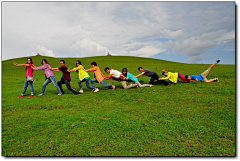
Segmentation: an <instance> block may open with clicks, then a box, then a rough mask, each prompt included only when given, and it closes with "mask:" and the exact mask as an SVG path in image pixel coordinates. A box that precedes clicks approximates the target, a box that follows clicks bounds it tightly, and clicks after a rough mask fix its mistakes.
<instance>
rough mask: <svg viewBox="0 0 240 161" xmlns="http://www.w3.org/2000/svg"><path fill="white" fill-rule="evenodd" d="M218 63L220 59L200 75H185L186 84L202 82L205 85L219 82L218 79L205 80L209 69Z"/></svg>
mask: <svg viewBox="0 0 240 161" xmlns="http://www.w3.org/2000/svg"><path fill="white" fill-rule="evenodd" d="M219 62H220V59H218V60H217V62H216V63H214V64H212V65H211V66H210V67H209V68H208V69H207V70H206V71H204V72H203V73H202V74H199V75H191V76H189V75H186V76H185V79H186V80H187V82H194V81H204V82H206V83H210V82H213V81H217V82H219V80H218V78H213V79H209V80H208V79H207V75H208V74H209V73H210V71H211V69H212V68H213V67H214V66H215V65H216V64H218V63H219Z"/></svg>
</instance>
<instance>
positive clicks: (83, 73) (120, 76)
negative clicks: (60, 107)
mask: <svg viewBox="0 0 240 161" xmlns="http://www.w3.org/2000/svg"><path fill="white" fill-rule="evenodd" d="M219 62H220V59H218V60H217V61H216V62H215V63H214V64H212V65H211V66H210V67H209V68H208V69H207V70H205V71H204V72H203V73H201V74H198V75H190V76H189V75H186V76H183V75H182V74H181V73H178V72H174V73H173V72H168V71H166V70H165V69H164V70H162V75H163V77H162V78H160V77H159V76H158V74H157V73H156V72H154V71H151V70H148V69H143V68H142V67H139V68H138V71H139V72H140V74H139V75H136V76H134V75H133V74H131V73H130V72H128V70H127V68H123V69H122V73H121V72H120V71H118V70H115V69H110V68H109V67H106V68H105V72H106V73H108V75H104V74H103V73H102V72H101V70H100V68H99V67H98V66H97V63H96V62H92V63H91V66H92V68H90V69H85V68H84V66H83V65H82V63H81V61H79V60H77V61H76V67H75V68H73V69H69V68H68V67H67V66H66V65H65V60H60V62H59V63H60V67H56V68H52V67H51V66H50V64H49V63H48V62H47V60H46V59H43V60H42V61H41V64H42V66H39V67H36V66H34V64H33V60H32V58H27V62H26V64H17V63H16V62H14V63H13V64H14V65H15V66H18V67H25V71H26V74H25V77H26V79H25V82H24V87H23V91H22V93H21V95H19V96H18V98H20V97H24V94H25V92H26V90H27V87H28V86H29V87H30V90H31V95H30V96H29V97H28V98H31V97H33V96H34V88H33V81H34V75H33V70H44V76H45V82H44V83H43V86H42V91H41V93H40V94H39V95H38V96H43V95H44V92H45V89H46V86H47V85H48V84H49V83H51V82H52V83H53V85H54V86H55V87H56V88H57V90H58V95H63V94H64V91H63V89H62V85H63V84H65V85H66V87H67V89H68V90H70V91H71V92H72V93H73V94H75V95H78V94H82V93H83V87H82V83H83V82H85V84H86V86H87V88H89V89H91V90H92V91H93V92H98V91H99V89H98V88H96V87H95V83H101V84H102V85H103V87H105V88H108V89H112V90H115V89H116V86H115V85H113V80H115V81H119V82H120V83H121V85H122V87H123V88H124V89H129V88H138V87H152V86H153V85H160V84H162V85H165V86H170V85H171V84H172V83H179V82H184V83H189V82H194V81H203V82H206V83H210V82H214V81H216V82H219V80H218V78H213V79H207V75H208V74H209V73H210V71H211V70H212V68H213V67H214V66H215V65H216V64H218V63H219ZM53 71H61V72H62V74H63V76H62V77H61V80H60V81H58V82H56V80H55V75H54V73H53ZM71 72H77V74H78V76H79V81H78V84H79V87H80V90H79V91H78V90H76V89H75V88H73V87H71V85H70V81H71V76H70V73H71ZM88 72H94V78H93V79H91V80H90V76H89V74H88ZM144 75H145V76H148V77H150V81H149V84H141V83H140V82H139V80H138V78H139V77H141V76H144ZM105 79H107V80H110V81H109V84H108V85H107V84H106V82H105ZM179 79H181V80H182V81H179ZM166 80H169V81H170V82H167V81H166ZM90 81H91V84H92V86H90ZM127 83H128V84H127Z"/></svg>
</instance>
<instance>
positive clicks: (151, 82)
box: [133, 67, 171, 86]
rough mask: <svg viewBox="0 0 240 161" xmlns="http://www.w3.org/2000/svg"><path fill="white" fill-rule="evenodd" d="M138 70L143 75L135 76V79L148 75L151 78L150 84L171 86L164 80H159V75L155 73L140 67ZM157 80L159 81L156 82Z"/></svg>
mask: <svg viewBox="0 0 240 161" xmlns="http://www.w3.org/2000/svg"><path fill="white" fill-rule="evenodd" d="M138 70H139V72H141V74H139V75H137V76H133V78H138V77H140V76H142V75H146V76H148V77H151V79H150V82H149V84H164V85H165V86H170V85H171V84H170V83H168V82H166V81H164V80H159V76H158V75H157V73H155V72H153V71H151V70H148V69H143V68H142V67H139V68H138ZM155 80H157V81H155ZM154 81H155V82H154Z"/></svg>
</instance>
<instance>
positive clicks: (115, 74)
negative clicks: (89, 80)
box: [104, 67, 138, 89]
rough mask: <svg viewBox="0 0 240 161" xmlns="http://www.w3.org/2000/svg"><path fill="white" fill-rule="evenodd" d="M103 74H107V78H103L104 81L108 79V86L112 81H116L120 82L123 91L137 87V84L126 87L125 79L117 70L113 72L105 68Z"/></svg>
mask: <svg viewBox="0 0 240 161" xmlns="http://www.w3.org/2000/svg"><path fill="white" fill-rule="evenodd" d="M105 72H106V73H108V74H109V75H108V76H104V79H110V82H109V84H112V82H113V80H116V81H120V82H121V84H122V86H123V88H124V89H128V88H133V87H137V86H138V85H137V84H130V85H128V86H127V83H126V77H125V76H124V75H123V74H122V73H121V72H119V71H118V70H114V69H111V70H110V69H109V68H108V67H106V68H105Z"/></svg>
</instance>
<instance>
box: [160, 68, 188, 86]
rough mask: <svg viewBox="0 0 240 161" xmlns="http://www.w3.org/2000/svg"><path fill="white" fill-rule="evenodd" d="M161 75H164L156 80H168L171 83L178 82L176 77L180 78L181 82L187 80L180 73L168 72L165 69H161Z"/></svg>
mask: <svg viewBox="0 0 240 161" xmlns="http://www.w3.org/2000/svg"><path fill="white" fill-rule="evenodd" d="M162 75H164V76H165V77H163V78H159V79H158V80H166V79H168V80H170V81H171V82H172V83H177V82H179V80H178V78H180V79H182V80H183V82H185V83H186V82H187V81H186V79H185V77H184V76H183V75H182V74H181V73H172V72H168V71H166V70H165V69H164V70H162Z"/></svg>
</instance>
